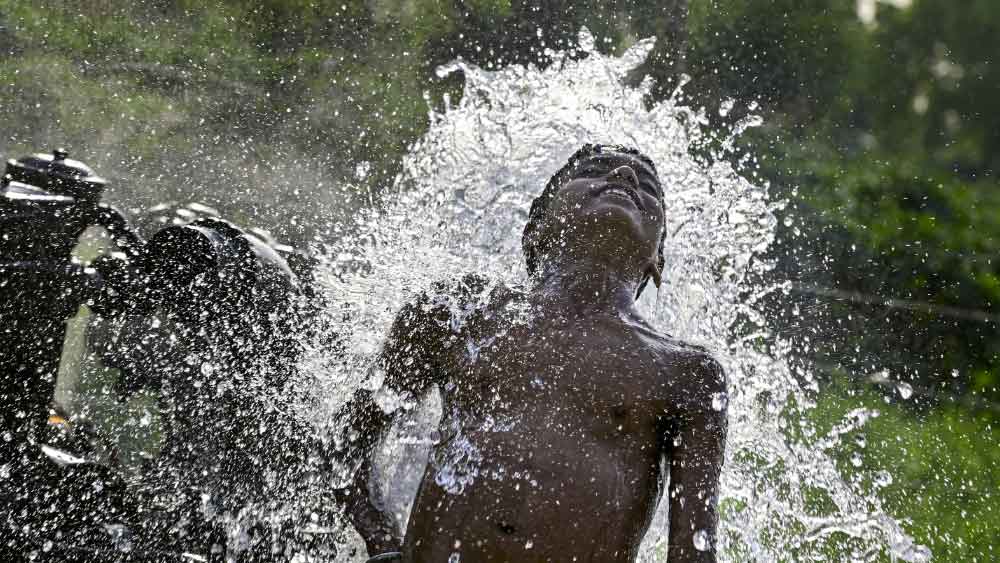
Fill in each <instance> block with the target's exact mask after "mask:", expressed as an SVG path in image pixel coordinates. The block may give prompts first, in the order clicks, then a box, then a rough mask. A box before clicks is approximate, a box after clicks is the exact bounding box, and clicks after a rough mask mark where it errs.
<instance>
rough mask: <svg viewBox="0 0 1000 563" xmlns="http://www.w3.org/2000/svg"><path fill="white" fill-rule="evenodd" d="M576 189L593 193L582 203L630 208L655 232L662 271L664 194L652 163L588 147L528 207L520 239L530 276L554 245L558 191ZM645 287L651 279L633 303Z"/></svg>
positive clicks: (621, 151) (612, 148) (633, 154)
mask: <svg viewBox="0 0 1000 563" xmlns="http://www.w3.org/2000/svg"><path fill="white" fill-rule="evenodd" d="M574 186H576V187H577V190H578V191H579V190H580V188H579V187H580V186H586V187H592V189H591V190H590V192H589V193H587V194H583V195H584V196H585V197H595V198H600V197H604V194H605V193H607V194H608V195H607V198H608V200H609V201H612V202H613V201H615V197H618V201H619V202H621V201H624V206H625V207H633V208H634V211H635V212H636V213H635V214H634V215H635V216H637V217H640V218H641V220H642V221H643V222H645V223H647V225H648V226H649V227H651V228H657V229H658V232H659V235H658V238H659V240H658V241H654V244H655V245H656V250H655V267H656V268H657V271H659V270H660V269H662V268H663V265H664V258H663V239H664V237H665V233H666V230H665V228H664V227H663V209H664V202H663V190H662V188H661V186H660V182H659V177H658V176H657V173H656V166H655V165H654V164H653V161H652V160H650V158H649V157H647V156H646V155H644V154H642V153H640V152H639V151H638V150H636V149H634V148H630V147H624V146H621V145H595V144H589V143H588V144H586V145H584V146H583V147H582V148H580V149H579V150H578V151H576V152H575V153H574V154H573V156H571V157H570V158H569V161H568V162H567V163H566V164H565V165H564V166H563V167H562V168H560V169H559V171H557V172H556V173H555V174H554V175H553V176H552V178H551V179H550V180H549V182H548V184H546V186H545V189H544V190H542V193H541V194H540V195H539V196H538V197H536V198H535V200H534V201H533V202H532V204H531V211H530V213H529V215H528V223H527V224H526V225H525V226H524V233H523V235H522V237H521V247H522V250H523V252H524V258H525V262H526V263H527V267H528V274H530V275H534V274H535V273H536V272H537V271H538V270H539V267H540V266H541V261H542V260H543V258H544V256H545V255H546V254H547V253H548V252H549V250H550V245H551V244H552V243H553V242H555V240H554V237H553V236H551V229H550V228H549V227H551V226H552V224H553V209H552V208H553V202H555V201H556V200H557V196H558V195H559V194H560V191H561V190H565V189H572V188H573V187H574ZM616 188H621V189H616ZM622 192H627V194H626V195H628V196H629V197H628V198H624V197H621V196H622ZM578 197H579V196H578ZM629 200H631V202H630V201H629ZM632 202H634V204H633V203H632ZM573 207H574V208H579V207H580V204H579V203H576V204H574V206H573ZM560 220H561V221H562V222H565V220H566V218H565V217H560ZM650 223H652V224H650ZM563 242H564V243H565V241H563ZM648 281H649V275H648V274H646V275H644V277H643V279H642V280H641V281H640V283H639V287H638V292H637V293H636V297H638V295H639V294H641V293H642V290H643V288H644V287H645V286H646V283H647V282H648Z"/></svg>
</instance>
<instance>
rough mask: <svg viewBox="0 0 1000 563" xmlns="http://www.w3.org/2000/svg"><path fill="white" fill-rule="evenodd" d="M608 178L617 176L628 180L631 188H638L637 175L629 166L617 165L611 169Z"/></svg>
mask: <svg viewBox="0 0 1000 563" xmlns="http://www.w3.org/2000/svg"><path fill="white" fill-rule="evenodd" d="M608 178H619V179H622V180H625V181H626V182H628V183H629V184H630V185H631V186H632V187H633V188H636V189H639V177H638V176H637V175H636V173H635V170H632V167H631V166H628V165H625V166H619V167H618V168H615V169H614V170H612V171H611V174H609V175H608Z"/></svg>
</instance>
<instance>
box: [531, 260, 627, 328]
mask: <svg viewBox="0 0 1000 563" xmlns="http://www.w3.org/2000/svg"><path fill="white" fill-rule="evenodd" d="M637 287H638V284H637V281H636V280H635V279H632V278H631V277H629V276H624V275H621V273H620V272H618V271H616V270H615V269H614V268H609V267H608V265H607V264H595V263H592V262H574V263H572V264H559V263H551V262H550V263H549V264H547V267H545V269H544V270H543V271H542V272H540V273H539V275H538V276H537V277H536V283H535V286H534V293H535V294H536V295H537V296H538V297H539V298H540V300H541V301H542V302H543V303H544V305H545V307H546V308H547V309H555V310H562V311H566V312H575V313H612V314H616V315H617V314H622V313H633V312H635V292H636V289H637Z"/></svg>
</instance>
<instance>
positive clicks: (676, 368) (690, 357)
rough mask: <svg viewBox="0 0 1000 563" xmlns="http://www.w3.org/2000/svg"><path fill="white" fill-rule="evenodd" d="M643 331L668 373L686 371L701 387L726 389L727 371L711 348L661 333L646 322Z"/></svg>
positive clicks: (640, 327) (717, 389)
mask: <svg viewBox="0 0 1000 563" xmlns="http://www.w3.org/2000/svg"><path fill="white" fill-rule="evenodd" d="M639 330H640V331H641V332H642V334H643V336H644V337H645V338H646V339H648V340H649V341H650V348H651V349H652V350H653V352H654V354H655V356H656V359H657V363H659V364H660V365H661V367H662V368H663V370H664V372H669V373H673V372H683V373H684V375H685V377H687V378H691V377H694V378H695V380H696V381H697V382H698V383H700V384H701V385H700V386H699V387H701V388H704V389H707V390H711V391H712V392H716V391H724V390H725V388H726V374H725V370H724V369H723V367H722V364H721V363H720V362H719V361H718V360H717V359H716V358H715V355H714V354H712V352H711V351H710V350H709V349H708V348H706V347H704V346H700V345H698V344H692V343H690V342H686V341H683V340H680V339H679V338H675V337H674V336H671V335H670V334H667V333H664V332H660V331H658V330H656V329H655V328H654V327H653V326H652V325H650V324H649V323H648V322H646V321H645V320H643V321H642V322H641V324H640V325H639Z"/></svg>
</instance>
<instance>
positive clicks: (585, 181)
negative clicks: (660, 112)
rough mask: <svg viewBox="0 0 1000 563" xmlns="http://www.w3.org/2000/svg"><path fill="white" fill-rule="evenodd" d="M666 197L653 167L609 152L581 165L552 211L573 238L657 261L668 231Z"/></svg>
mask: <svg viewBox="0 0 1000 563" xmlns="http://www.w3.org/2000/svg"><path fill="white" fill-rule="evenodd" d="M662 197H663V195H662V191H661V186H660V182H659V179H658V178H657V177H656V173H655V172H654V171H653V170H652V169H651V168H650V167H649V165H647V164H646V163H644V162H643V161H642V160H640V159H639V158H637V157H636V156H633V155H630V154H624V153H618V152H605V153H599V154H595V155H593V156H590V157H588V158H586V159H584V160H581V161H580V162H579V163H577V165H576V166H575V167H574V168H573V170H571V171H570V174H569V179H568V180H567V181H566V182H565V183H564V184H563V185H562V187H561V188H559V190H558V191H557V192H556V193H555V194H554V196H553V200H552V203H551V205H550V208H549V213H550V216H551V217H552V218H553V219H554V220H555V222H556V225H560V224H561V225H565V226H566V228H565V232H566V234H568V235H569V236H571V237H574V238H575V237H577V236H582V237H584V238H585V239H587V240H588V241H589V242H592V243H593V242H598V243H600V246H601V247H602V248H605V249H607V251H608V252H625V253H627V254H628V255H634V256H636V257H640V258H651V259H653V260H656V257H657V251H658V249H659V245H660V240H661V237H662V234H663V229H664V228H665V227H664V210H663V200H662ZM571 233H572V234H571ZM566 242H569V241H568V240H567V241H566Z"/></svg>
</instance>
